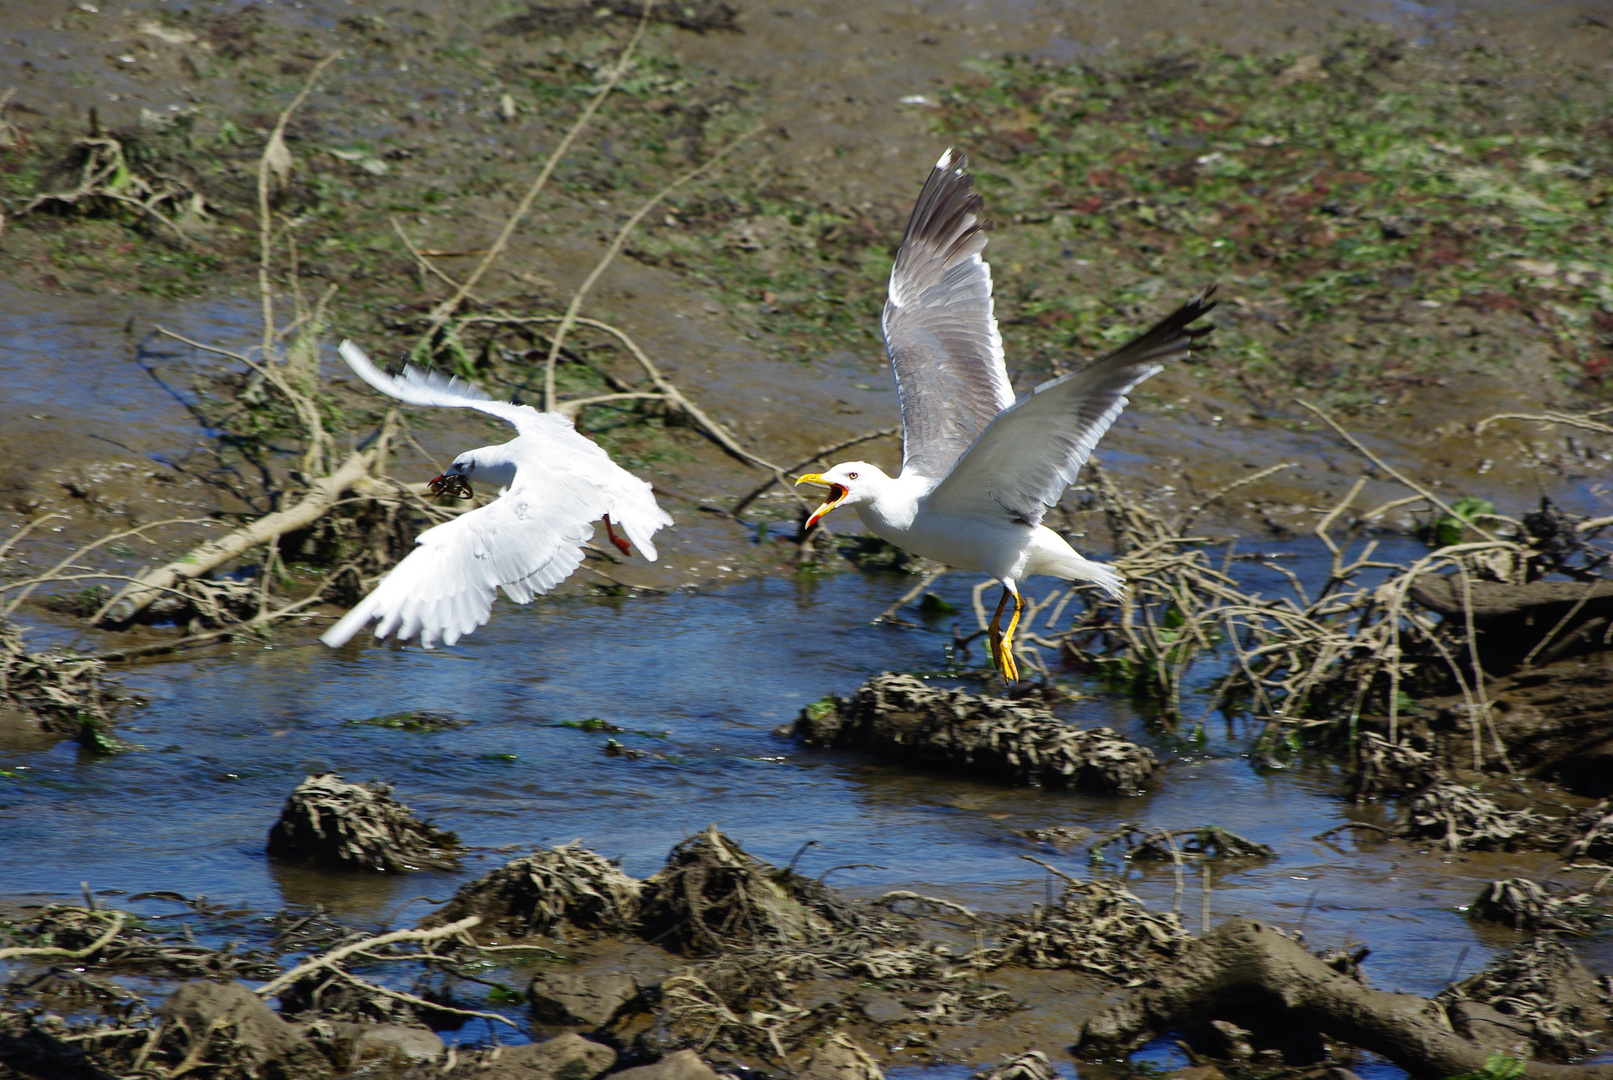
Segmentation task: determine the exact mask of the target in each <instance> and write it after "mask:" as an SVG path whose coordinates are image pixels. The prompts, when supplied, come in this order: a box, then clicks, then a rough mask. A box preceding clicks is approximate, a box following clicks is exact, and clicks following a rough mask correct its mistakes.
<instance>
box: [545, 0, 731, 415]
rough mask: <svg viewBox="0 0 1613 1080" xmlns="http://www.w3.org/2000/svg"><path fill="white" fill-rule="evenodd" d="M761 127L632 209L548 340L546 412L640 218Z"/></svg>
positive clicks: (551, 406) (646, 16) (645, 10)
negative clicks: (581, 314) (594, 301)
mask: <svg viewBox="0 0 1613 1080" xmlns="http://www.w3.org/2000/svg"><path fill="white" fill-rule="evenodd" d="M644 12H645V18H648V17H649V6H648V5H646V6H645V9H644ZM762 127H763V125H761V124H758V125H757V126H755V127H753V128H751V129H750V130H749V131H747V132H745V134H743V135H741V136H739V137H738V138H736V139H733V140H731V141H730V142H729V143H728V145H727V146H724V147H723V148H722V149H721V150H719V151H717V152H716V153H715V154H713V155H712V156H711V157H710V158H708V159H707V160H706V161H705V163H704V164H701V165H699V166H697V167H696V168H693V169H690V170H689V171H688V172H685V173H684V174H683V175H682V176H680V177H678V178H677V179H676V180H674V181H672V183H670V184H668V185H667V186H666V187H664V188H662V189H661V190H660V191H657V192H656V193H655V194H654V195H652V196H650V198H649V200H648V201H647V202H645V203H644V205H642V206H640V207H639V208H638V209H637V210H635V211H634V212H633V214H632V216H631V217H629V218H628V219H627V221H626V222H625V223H623V225H622V227H621V228H620V229H618V230H616V236H615V237H614V238H613V239H612V240H611V242H610V246H609V247H607V248H606V249H605V254H604V255H603V256H601V257H600V260H599V262H598V263H596V264H595V266H594V268H593V270H591V271H589V273H588V276H587V277H586V278H584V279H583V283H582V284H581V285H579V286H577V291H576V292H574V293H572V295H571V303H569V304H567V305H566V312H565V314H564V315H562V316H561V317H560V325H559V327H558V328H556V330H555V332H554V335H553V336H552V337H551V338H550V340H549V356H548V358H547V359H546V360H545V361H544V363H543V408H544V411H545V412H553V411H554V409H555V392H554V369H555V364H556V362H557V361H558V360H559V358H560V346H561V345H563V344H564V343H565V340H566V334H567V333H569V332H570V330H571V327H572V325H573V324H574V323H575V322H576V321H577V313H578V311H579V309H580V308H581V307H582V302H583V300H585V299H586V298H587V296H588V293H589V291H590V290H591V289H593V287H594V283H595V282H597V281H598V280H599V278H600V276H601V275H602V274H604V272H605V270H606V268H608V267H609V266H610V264H611V263H613V262H615V261H616V256H617V255H618V254H620V253H621V250H622V248H623V247H624V246H626V244H627V238H628V236H630V235H631V234H632V232H633V230H634V229H635V228H637V227H638V224H639V222H641V221H643V220H644V218H645V217H646V216H647V215H648V214H649V212H650V211H651V210H653V209H654V208H655V206H656V204H658V203H659V202H660V201H661V200H662V199H664V198H666V197H667V196H668V195H670V194H672V193H673V192H674V191H676V190H678V188H680V187H682V186H683V185H684V184H687V183H688V182H689V181H691V180H694V179H696V178H697V177H699V176H701V175H703V174H704V173H705V172H707V171H708V170H709V169H712V168H715V167H716V166H717V165H718V164H719V163H720V162H721V161H722V160H723V159H724V158H726V157H727V156H728V155H729V154H731V153H733V152H734V150H735V149H737V148H738V147H739V146H740V145H741V144H742V143H744V142H746V141H747V140H748V139H750V137H751V136H753V135H755V134H756V133H757V132H759V131H761V130H762Z"/></svg>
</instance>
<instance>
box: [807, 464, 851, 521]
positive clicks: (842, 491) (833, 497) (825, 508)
mask: <svg viewBox="0 0 1613 1080" xmlns="http://www.w3.org/2000/svg"><path fill="white" fill-rule="evenodd" d="M795 483H796V486H797V487H799V486H800V485H802V484H827V485H828V486H829V498H828V501H826V502H825V503H824V504H823V505H822V506H820V507H818V508H817V509H816V510H814V511H812V516H811V517H809V518H807V522H806V527H807V528H809V529H810V528H812V526H814V525H816V524H817V523H818V521H819V519H820V518H822V517H823V515H825V514H827V513H828V512H829V511H831V510H833V509H834V508H835V507H837V506H839V505H840V504H841V503H842V502H844V501H845V499H846V496H847V495H850V494H851V492H850V491H849V490H847V488H846V487H845V485H844V484H836V483H834V482H833V481H831V480H825V479H824V478H823V474H822V473H806V474H805V475H803V476H798V477H796V478H795Z"/></svg>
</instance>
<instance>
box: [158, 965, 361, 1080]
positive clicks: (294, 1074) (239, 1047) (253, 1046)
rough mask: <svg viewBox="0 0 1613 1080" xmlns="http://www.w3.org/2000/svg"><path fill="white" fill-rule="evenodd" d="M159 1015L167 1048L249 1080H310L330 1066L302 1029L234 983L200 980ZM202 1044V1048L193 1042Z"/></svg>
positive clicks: (164, 1006) (172, 996)
mask: <svg viewBox="0 0 1613 1080" xmlns="http://www.w3.org/2000/svg"><path fill="white" fill-rule="evenodd" d="M157 1015H158V1016H159V1017H160V1018H161V1019H162V1020H163V1021H164V1023H165V1024H166V1025H167V1032H168V1034H167V1036H166V1037H165V1039H164V1046H165V1048H171V1049H174V1050H176V1051H177V1052H178V1053H180V1054H181V1055H189V1054H193V1053H194V1054H196V1056H197V1057H198V1058H199V1059H201V1060H206V1061H209V1062H215V1063H222V1062H228V1063H230V1064H231V1065H233V1066H235V1067H236V1068H237V1069H238V1070H239V1071H240V1072H241V1073H242V1074H243V1075H245V1076H247V1077H251V1078H253V1080H258V1078H262V1080H308V1078H309V1077H314V1076H324V1075H325V1074H327V1073H328V1072H329V1071H330V1066H329V1063H328V1062H327V1061H326V1060H325V1057H324V1055H323V1054H321V1053H320V1052H319V1050H318V1049H317V1048H316V1047H315V1046H314V1044H313V1043H312V1042H310V1041H309V1040H307V1039H306V1038H304V1037H303V1032H302V1029H301V1028H300V1027H298V1026H296V1025H295V1024H288V1023H287V1022H286V1021H284V1020H282V1019H281V1018H280V1016H279V1015H278V1014H277V1013H276V1012H275V1011H274V1010H273V1009H271V1008H269V1006H267V1005H265V1004H264V1003H263V1001H262V999H260V998H259V997H258V995H256V994H254V993H253V992H252V991H250V990H248V989H247V988H246V987H244V986H242V985H241V984H240V983H238V982H225V983H215V982H207V981H205V980H201V979H198V980H196V981H194V982H188V983H185V984H184V985H182V986H180V987H179V989H177V990H175V991H174V992H173V993H172V994H170V995H169V996H168V1000H167V1001H165V1002H163V1004H162V1007H161V1008H160V1009H158V1010H157ZM201 1038H206V1039H207V1040H208V1044H207V1046H206V1047H205V1048H200V1049H198V1047H197V1046H196V1045H195V1043H194V1042H192V1041H191V1040H194V1039H201Z"/></svg>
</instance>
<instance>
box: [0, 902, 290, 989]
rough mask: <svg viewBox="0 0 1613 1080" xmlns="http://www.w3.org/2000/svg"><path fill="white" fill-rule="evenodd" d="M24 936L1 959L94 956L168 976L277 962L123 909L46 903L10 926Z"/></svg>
mask: <svg viewBox="0 0 1613 1080" xmlns="http://www.w3.org/2000/svg"><path fill="white" fill-rule="evenodd" d="M11 938H12V940H13V941H18V942H26V943H27V944H19V945H14V946H10V947H7V948H3V949H0V960H38V961H43V962H50V961H59V960H64V959H65V960H86V961H87V960H92V959H93V960H94V962H95V964H94V967H95V970H96V972H97V973H106V972H119V973H129V974H141V975H145V976H148V977H150V976H162V977H167V978H181V979H194V978H219V977H227V978H242V979H263V978H268V977H270V976H271V975H273V974H274V972H275V970H276V968H275V964H274V963H273V961H271V960H270V959H269V957H267V956H265V955H262V954H260V953H256V952H245V953H237V952H234V951H233V950H229V949H210V948H207V947H206V946H204V945H199V944H197V943H196V942H195V941H194V940H193V939H192V938H190V937H189V936H188V935H187V934H185V933H183V932H182V931H174V932H171V933H162V932H155V931H152V930H148V929H145V928H142V927H141V925H140V920H139V919H137V918H135V917H133V916H130V915H129V914H128V913H127V912H122V911H100V910H97V911H91V910H90V909H88V908H83V907H74V906H71V905H66V904H61V905H52V906H51V907H48V908H45V909H44V910H43V911H42V912H41V913H40V914H39V915H38V916H36V917H35V918H34V919H33V921H31V922H29V923H25V924H24V925H23V926H22V927H21V928H19V929H17V930H15V931H13V932H12V935H11Z"/></svg>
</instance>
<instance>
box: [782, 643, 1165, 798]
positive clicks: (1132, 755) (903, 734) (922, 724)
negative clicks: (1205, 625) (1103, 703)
mask: <svg viewBox="0 0 1613 1080" xmlns="http://www.w3.org/2000/svg"><path fill="white" fill-rule="evenodd" d="M796 734H797V735H798V736H799V737H800V738H801V739H803V740H804V741H805V742H807V743H808V744H809V745H816V746H837V747H845V748H848V749H857V750H866V751H870V752H872V753H877V754H881V755H884V756H886V757H894V758H901V759H903V760H904V761H911V762H921V763H923V764H926V765H943V766H948V767H952V768H958V769H967V770H969V771H970V772H972V773H975V774H986V775H992V776H996V777H998V778H1000V779H1004V780H1007V781H1009V782H1010V783H1015V784H1039V785H1042V786H1044V787H1069V788H1076V789H1078V790H1081V791H1093V792H1101V793H1105V794H1114V793H1118V792H1131V791H1136V790H1138V789H1140V788H1143V787H1147V786H1148V785H1149V784H1151V783H1152V782H1153V781H1154V779H1155V777H1156V776H1157V774H1158V772H1159V762H1158V761H1157V760H1156V759H1155V757H1154V755H1153V752H1152V751H1150V750H1148V749H1147V748H1145V747H1142V746H1138V745H1137V744H1136V743H1133V742H1130V741H1128V740H1126V739H1123V738H1121V737H1120V736H1119V735H1117V734H1115V732H1114V731H1113V730H1111V729H1110V728H1090V729H1087V728H1079V727H1076V726H1075V725H1073V724H1066V723H1065V722H1064V721H1062V720H1060V719H1058V718H1057V717H1056V716H1054V715H1053V714H1052V713H1050V712H1048V711H1047V710H1046V709H1043V708H1038V707H1036V706H1034V705H1027V704H1024V703H1023V702H1015V701H1008V700H1006V699H1004V698H991V697H977V696H975V695H973V694H970V693H967V692H965V691H964V690H961V689H955V690H942V689H939V688H937V687H933V686H930V685H929V684H927V683H925V682H924V681H923V680H921V679H917V678H915V677H913V676H912V675H897V674H893V673H891V672H885V673H884V674H881V675H876V676H874V677H873V678H872V679H869V680H868V681H867V682H866V683H864V684H863V685H862V686H861V687H860V688H859V689H858V690H857V692H856V693H855V694H854V695H852V698H851V700H850V701H843V700H841V699H839V698H832V699H826V700H825V701H821V702H817V703H815V704H813V705H809V706H807V708H806V709H804V710H803V711H802V713H801V717H800V719H799V720H798V721H797V722H796Z"/></svg>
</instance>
